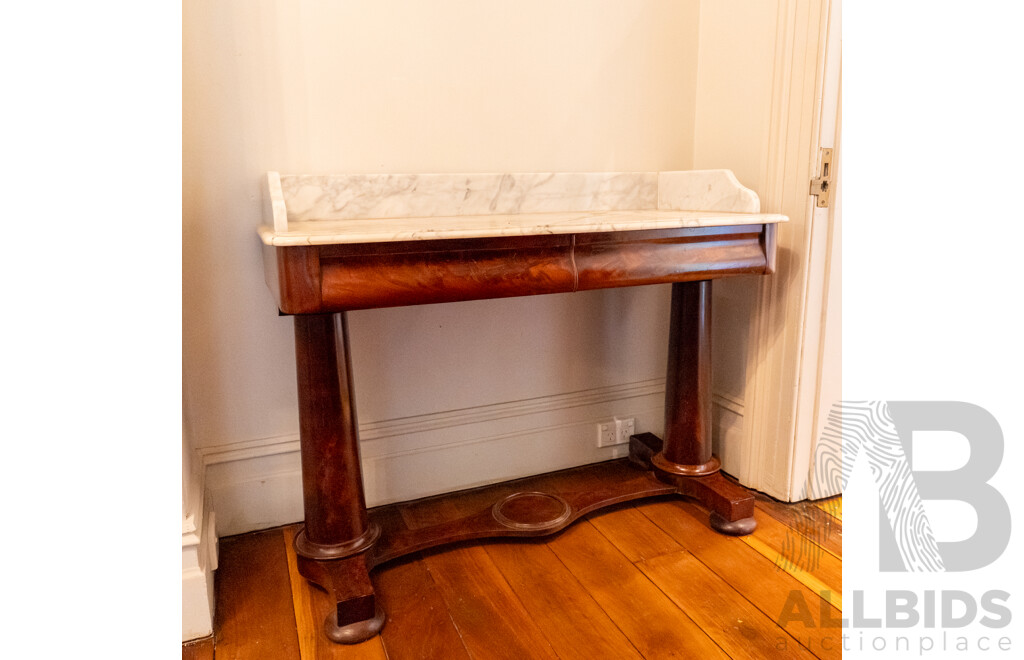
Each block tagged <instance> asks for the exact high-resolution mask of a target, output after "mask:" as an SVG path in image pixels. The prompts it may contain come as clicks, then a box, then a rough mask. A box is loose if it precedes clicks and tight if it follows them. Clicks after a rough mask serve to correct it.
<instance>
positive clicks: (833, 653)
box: [182, 461, 841, 660]
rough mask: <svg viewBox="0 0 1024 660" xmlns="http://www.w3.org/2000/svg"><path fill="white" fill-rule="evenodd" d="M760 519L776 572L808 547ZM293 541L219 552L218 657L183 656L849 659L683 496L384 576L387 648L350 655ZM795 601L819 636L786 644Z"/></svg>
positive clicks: (452, 515)
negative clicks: (797, 546)
mask: <svg viewBox="0 0 1024 660" xmlns="http://www.w3.org/2000/svg"><path fill="white" fill-rule="evenodd" d="M588 472H590V473H591V474H588ZM634 472H635V471H634ZM622 477H623V474H622V464H621V461H612V462H608V463H602V464H598V465H594V466H587V467H585V468H578V469H574V470H567V471H563V472H559V473H554V474H549V475H540V476H538V477H533V478H530V479H527V480H524V482H523V484H521V485H525V486H527V487H529V488H531V489H535V490H544V489H559V490H564V491H569V490H573V489H580V488H585V487H586V485H587V484H589V483H592V480H594V479H597V480H598V481H605V480H610V481H613V482H614V480H615V479H616V478H622ZM513 490H515V485H513V486H512V487H510V486H509V484H500V485H496V486H493V487H488V488H483V489H476V490H472V491H466V492H462V493H453V494H450V495H446V496H443V497H439V498H431V499H429V500H421V501H417V502H410V503H403V504H398V505H392V506H388V507H382V508H380V509H377V510H374V511H371V517H372V518H373V519H374V520H376V521H378V522H379V523H380V524H381V526H382V527H383V528H384V529H385V530H402V529H405V527H406V520H409V521H411V523H412V526H414V527H415V526H420V525H430V524H435V523H437V522H442V521H445V520H452V519H456V518H458V517H460V516H462V515H463V514H464V513H465V512H466V511H473V510H476V509H478V508H480V507H483V506H486V505H487V503H488V502H492V501H494V499H496V498H498V497H501V496H503V495H507V494H508V493H510V492H512V491H513ZM775 504H776V506H777V509H773V511H774V513H775V514H776V515H778V516H780V517H783V518H785V517H786V516H785V515H784V513H783V512H784V511H785V510H786V509H794V510H795V509H796V508H797V506H796V505H787V504H782V503H775ZM807 506H811V507H812V508H814V506H813V505H811V504H808V505H807ZM821 513H822V515H824V512H821ZM762 517H764V518H769V519H771V520H770V522H769V523H768V527H772V528H774V526H775V524H777V525H779V529H772V530H771V533H770V534H768V535H767V536H766V537H764V538H765V540H760V539H757V543H758V544H760V546H761V548H762V549H763V550H764V551H765V552H766V553H768V554H773V553H774V555H775V556H777V555H778V553H777V551H775V550H773V549H772V548H771V547H770V546H769V545H768V543H769V542H773V540H775V539H777V538H779V534H778V532H779V531H780V530H781V531H782V532H783V535H784V533H785V530H789V531H791V532H792V533H793V534H796V533H797V532H796V531H795V530H794V529H793V528H792V527H790V526H789V525H787V524H785V523H784V522H782V521H780V520H779V517H776V516H770V515H767V514H764V515H763V516H762V514H761V513H759V519H761V518H762ZM296 529H297V526H291V527H287V528H283V529H276V530H270V531H269V532H257V533H253V534H247V535H244V536H241V537H234V538H225V539H222V540H221V555H220V568H219V569H218V571H217V574H216V575H217V589H218V594H217V598H218V609H217V620H216V622H215V630H216V642H217V646H216V649H213V648H212V644H206V645H205V648H204V646H203V645H202V644H200V645H183V647H182V654H183V658H189V659H190V660H191V658H193V657H196V655H197V654H199V653H206V655H205V656H203V655H199V656H198V657H199V658H204V660H209V658H210V657H211V655H210V652H213V651H215V656H216V658H218V659H220V658H275V659H279V660H293V659H306V658H335V657H337V658H348V657H351V658H367V657H369V658H377V659H378V660H379V659H380V658H382V657H385V656H386V657H387V658H389V660H420V659H422V658H470V657H472V658H489V657H498V658H502V657H515V658H534V657H541V658H546V657H556V656H557V657H560V658H561V657H580V658H620V657H624V658H630V657H633V658H635V657H638V656H639V657H645V658H662V657H683V658H696V657H699V658H704V657H726V656H727V655H728V656H732V657H758V658H761V657H773V656H774V654H776V653H777V652H778V651H779V648H778V647H779V645H778V642H779V640H780V639H783V640H786V644H785V645H784V648H785V649H786V650H787V651H789V653H788V654H786V655H782V656H778V657H806V654H805V653H804V649H807V650H810V651H811V652H812V653H814V654H815V655H816V656H817V657H819V658H822V659H823V660H824V659H831V658H838V657H839V648H840V646H841V644H840V643H836V644H833V643H831V642H832V641H837V642H838V641H839V640H838V639H835V640H831V639H830V638H829V635H830V634H834V633H835V629H833V628H829V627H827V626H826V625H824V624H823V621H822V619H821V617H822V616H823V614H822V612H823V611H824V612H826V613H827V614H826V615H825V616H827V618H828V619H837V618H838V617H840V616H841V613H840V612H839V610H837V609H834V608H832V607H831V606H830V605H828V603H827V602H826V601H825V600H823V599H822V598H821V597H819V596H817V595H816V593H815V592H814V590H813V589H812V588H809V587H807V586H805V585H804V584H803V583H801V581H799V580H798V579H797V577H795V576H794V569H793V568H789V569H786V568H780V567H779V566H776V565H775V563H774V560H773V559H771V558H769V557H767V556H766V555H765V554H762V553H761V552H759V551H758V550H756V549H755V548H754V547H752V546H751V545H750V544H749V543H747V542H746V541H744V540H743V539H741V538H734V537H725V536H722V535H720V534H717V533H715V532H714V531H712V530H711V529H710V527H709V526H708V522H707V512H706V510H705V509H704V508H703V507H701V506H699V505H697V504H695V503H693V502H690V501H686V500H681V499H680V498H678V497H674V496H666V497H662V498H656V499H653V500H648V501H646V502H643V503H639V504H629V503H627V504H620V505H616V506H615V507H611V508H609V509H605V510H603V511H602V512H601V513H599V514H593V515H591V516H590V517H588V518H587V519H586V520H583V521H580V522H579V523H577V525H576V526H574V527H572V528H570V529H568V530H566V531H564V532H562V533H560V534H559V535H557V536H554V537H549V538H547V539H534V540H509V541H494V542H487V543H484V544H480V545H477V546H474V547H466V546H465V545H462V546H460V545H456V546H453V547H452V548H451V549H449V550H436V551H432V552H427V553H423V554H422V555H411V556H409V557H407V558H405V559H404V560H402V561H396V562H391V563H388V564H385V565H383V566H381V567H379V568H378V569H377V570H376V571H375V573H374V576H373V580H374V583H375V586H376V587H377V592H378V595H379V597H380V598H381V599H382V605H383V606H384V608H385V610H386V612H387V615H388V621H387V624H386V625H385V626H384V629H383V631H382V632H381V636H380V637H376V638H372V639H370V640H368V641H366V642H364V643H362V644H359V645H354V646H341V645H336V644H331V643H330V642H328V641H327V640H326V638H324V637H323V634H322V626H323V613H324V612H326V611H328V610H329V609H330V607H331V600H330V596H328V595H327V594H326V593H325V592H324V591H322V590H320V589H319V588H317V587H315V586H312V585H311V584H309V582H308V581H307V580H305V579H303V578H301V577H300V576H299V575H298V574H297V572H296V571H297V566H296V562H297V559H298V558H297V557H296V556H295V553H294V550H292V546H291V542H290V541H291V539H292V538H293V537H294V534H295V532H296ZM830 556H831V555H830ZM807 576H808V577H810V579H812V580H816V581H817V582H816V583H817V584H819V585H821V588H827V587H825V585H824V583H823V582H822V581H821V580H819V579H818V578H815V577H814V576H813V575H811V574H810V573H807ZM794 591H795V592H797V593H799V594H800V595H801V597H802V598H803V602H805V603H806V604H807V606H808V609H807V614H808V615H809V616H810V617H811V618H812V620H813V625H807V624H806V622H805V621H804V620H803V619H802V618H801V617H790V619H789V620H787V621H786V622H785V624H786V625H785V628H784V629H783V628H780V627H778V625H777V621H778V620H779V615H780V613H781V612H782V610H783V608H784V607H785V606H786V599H787V597H788V596H789V595H790V594H791V593H793V592H794ZM740 620H742V622H741V621H740ZM825 623H827V621H826V622H825ZM790 640H793V641H792V642H791V641H790ZM207 641H210V640H207ZM794 642H796V643H797V644H795V645H794ZM801 647H802V648H801ZM723 649H724V650H723ZM793 649H796V650H793ZM726 651H728V653H726Z"/></svg>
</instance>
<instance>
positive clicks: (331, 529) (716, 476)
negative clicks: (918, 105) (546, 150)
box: [260, 171, 785, 643]
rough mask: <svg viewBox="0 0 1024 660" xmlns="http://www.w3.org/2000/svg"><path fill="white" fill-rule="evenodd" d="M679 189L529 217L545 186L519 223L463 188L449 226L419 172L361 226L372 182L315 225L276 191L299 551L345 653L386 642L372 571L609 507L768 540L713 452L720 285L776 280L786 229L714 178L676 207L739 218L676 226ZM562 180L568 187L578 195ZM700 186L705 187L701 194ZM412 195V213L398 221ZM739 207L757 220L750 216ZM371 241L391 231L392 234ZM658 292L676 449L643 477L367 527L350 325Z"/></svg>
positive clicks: (657, 442) (296, 188)
mask: <svg viewBox="0 0 1024 660" xmlns="http://www.w3.org/2000/svg"><path fill="white" fill-rule="evenodd" d="M722 172H727V171H722ZM665 174H666V173H661V174H660V177H659V178H658V179H657V181H658V183H659V184H660V186H661V189H659V190H658V191H657V194H658V197H657V200H656V201H655V202H653V203H651V204H650V205H651V206H657V209H645V210H640V211H636V210H629V209H621V208H618V209H617V208H614V207H615V205H616V204H617V203H619V202H617V201H614V200H613V201H612V202H611V203H608V202H607V200H606V199H604V200H603V201H602V199H601V198H600V196H598V197H593V196H591V198H589V199H590V203H589V204H588V205H589V206H597V207H599V208H597V209H596V210H595V209H587V210H586V211H585V212H573V213H569V212H567V211H565V210H564V209H556V210H554V211H551V210H548V208H542V209H541V210H540V211H539V212H534V213H532V214H531V213H523V212H522V207H523V204H524V202H523V199H526V200H527V202H526V204H527V206H528V205H529V201H530V200H531V199H536V198H538V195H537V193H536V189H537V188H536V186H535V187H534V188H531V189H530V192H529V194H527V195H526V196H525V197H520V198H518V199H517V201H516V202H515V203H516V204H518V207H516V208H517V211H518V212H513V213H504V214H502V213H497V214H495V213H493V212H492V213H490V214H486V213H485V214H478V215H474V214H473V213H474V212H475V209H474V208H469V209H468V210H469V211H470V213H469V214H467V213H465V212H464V211H466V210H467V209H466V207H464V206H459V205H458V204H462V201H461V200H460V201H458V204H456V206H455V207H451V206H450V204H449V202H451V200H452V199H454V197H452V193H451V191H448V190H447V189H445V191H444V192H437V190H433V189H432V190H431V191H430V192H429V198H430V200H431V201H430V204H431V206H432V208H435V209H436V208H438V204H437V201H438V199H439V198H441V199H442V202H444V203H443V204H441V205H440V207H441V208H443V209H444V210H443V211H442V213H449V214H450V215H445V216H442V217H438V215H437V214H436V213H435V214H433V215H425V214H424V215H422V216H421V217H419V218H416V217H412V216H411V215H410V214H421V213H422V209H421V208H420V207H418V206H417V204H420V202H422V199H421V198H420V197H418V196H417V195H422V194H423V193H422V192H421V190H420V186H423V187H424V188H430V186H429V185H426V184H425V183H424V180H425V179H426V180H428V181H427V183H430V182H431V181H432V182H433V184H438V180H433V179H430V177H429V176H424V175H420V177H419V178H418V179H416V181H417V183H415V184H413V185H412V188H411V189H410V188H409V184H408V182H407V181H404V180H403V181H401V182H399V183H395V182H394V181H393V180H390V179H389V180H388V181H390V183H387V185H385V186H384V187H385V188H387V190H385V192H384V193H381V194H380V196H381V198H382V199H385V201H388V200H390V201H388V203H389V204H392V207H389V208H391V210H390V216H389V215H388V213H385V212H382V210H381V209H382V208H383V207H382V206H381V203H382V202H380V200H379V199H378V200H375V201H374V202H373V203H372V204H369V206H367V205H366V204H363V205H362V206H361V207H360V210H359V211H358V213H359V215H356V216H347V217H346V216H345V211H344V208H345V207H347V206H348V205H349V204H351V203H352V199H357V198H359V195H348V192H351V191H352V190H354V189H355V190H364V189H365V187H366V186H365V184H366V180H367V177H363V178H361V179H360V178H358V177H349V178H348V179H347V180H343V181H341V182H340V183H339V182H338V181H331V182H328V183H325V182H324V181H322V180H317V181H314V182H313V183H315V184H316V185H319V186H320V188H315V189H314V195H313V196H314V197H315V196H316V194H319V195H320V196H321V198H322V197H324V196H326V197H327V198H328V199H327V202H328V203H327V204H326V206H325V205H324V204H320V205H319V207H317V205H316V204H313V205H311V208H313V209H314V210H313V211H311V212H315V213H316V214H317V215H316V216H315V217H313V218H312V219H310V218H306V219H304V220H302V219H301V218H302V216H301V212H296V211H292V210H291V209H287V207H288V206H289V202H291V206H298V205H300V203H301V202H302V200H304V199H307V198H308V197H309V196H310V193H309V185H307V186H306V188H303V181H302V180H301V177H295V179H296V180H297V181H291V182H290V183H291V185H290V187H289V181H288V180H286V183H285V187H284V193H282V187H281V183H280V178H279V177H278V176H277V175H276V174H275V173H271V174H270V175H269V176H268V192H269V195H270V202H269V205H268V206H269V209H270V212H271V216H272V217H273V219H274V221H275V225H274V227H273V228H271V227H270V226H265V227H263V228H261V230H260V233H261V236H262V237H263V242H264V255H265V263H266V275H267V282H268V284H269V285H270V288H271V290H272V291H273V292H274V295H275V298H276V302H277V304H278V307H279V309H280V313H283V314H288V315H293V318H294V324H295V356H296V371H297V380H298V393H299V420H300V438H301V453H302V479H303V502H304V508H305V525H304V528H303V529H302V530H301V531H300V532H299V533H298V535H297V537H296V539H295V550H296V553H297V555H298V568H299V572H300V573H301V574H302V575H303V576H304V577H306V578H307V579H308V580H310V581H312V582H314V583H315V584H318V585H320V586H321V587H323V588H324V589H326V590H327V591H328V592H330V593H331V594H332V595H333V597H334V599H335V600H336V601H337V607H336V608H335V609H334V611H332V612H331V613H330V614H329V615H328V617H327V620H326V622H325V631H326V634H327V636H328V637H329V638H330V639H332V640H333V641H335V642H339V643H355V642H359V641H362V640H365V639H367V638H369V637H371V636H373V635H375V634H376V633H377V632H378V631H380V629H381V627H382V626H383V624H384V613H383V612H382V611H381V608H380V607H379V606H378V605H377V603H376V600H375V597H374V590H373V585H372V583H371V581H370V578H369V574H370V571H371V570H372V569H373V568H374V567H376V566H379V565H380V564H382V563H384V562H387V561H390V560H392V559H395V558H397V557H401V556H403V555H406V554H409V553H412V552H417V551H420V550H424V549H427V548H431V547H435V546H439V545H443V544H447V543H453V542H456V541H465V540H468V539H480V538H489V537H530V536H543V535H547V534H553V533H555V532H557V531H559V530H561V529H563V528H565V527H566V526H568V525H570V524H572V523H573V521H575V520H577V519H579V518H580V517H581V516H584V515H586V514H588V513H590V512H592V511H595V510H597V509H600V508H602V507H606V506H610V505H613V504H617V503H620V502H626V501H630V500H636V499H640V498H645V497H653V496H657V495H665V494H669V493H679V494H681V495H685V496H688V497H692V498H695V499H696V500H697V501H698V502H700V503H701V504H703V505H704V506H706V507H707V508H708V509H710V510H711V518H710V523H711V525H712V527H714V528H715V529H716V530H718V531H720V532H722V533H725V534H735V535H740V534H748V533H750V532H751V531H753V529H754V527H755V524H756V523H755V520H754V517H753V515H754V499H753V497H752V496H751V495H750V494H749V493H748V492H747V491H746V490H745V489H744V488H742V487H740V486H738V485H736V484H734V483H732V482H730V481H727V480H726V479H725V478H723V477H722V475H721V474H720V473H719V461H718V459H717V458H716V457H715V456H713V455H712V452H711V280H712V279H716V278H722V277H729V276H736V275H744V274H762V273H770V272H772V270H773V262H774V257H775V240H774V237H775V229H776V226H777V225H776V223H778V222H782V221H785V218H784V217H783V216H777V215H769V214H758V213H756V211H757V208H756V206H757V204H758V202H757V201H756V196H754V197H753V201H751V200H750V195H753V193H750V191H746V193H749V195H745V196H741V197H742V199H741V200H740V201H736V200H735V199H733V200H732V201H726V202H722V201H721V198H719V199H718V201H715V199H710V200H709V199H708V198H707V195H708V194H710V193H711V192H713V191H712V186H711V185H710V184H709V185H708V188H707V190H706V191H705V190H703V188H702V187H701V186H703V183H702V180H701V181H691V180H690V179H692V178H693V177H690V178H686V177H683V178H684V179H685V181H684V184H685V185H683V186H682V188H683V189H682V192H680V190H679V188H680V187H679V186H678V185H677V186H676V188H677V190H676V192H677V193H679V194H677V195H676V198H679V199H684V200H686V199H691V200H692V199H694V195H696V196H697V197H696V198H697V199H703V202H704V203H705V204H706V205H709V206H715V205H717V206H719V207H722V206H723V204H724V205H725V206H726V207H728V208H727V210H725V211H720V210H715V209H710V211H702V212H686V211H684V212H680V211H674V210H673V209H671V208H666V207H667V206H671V204H670V203H669V202H665V201H664V200H665V199H667V198H671V197H672V195H670V194H668V192H667V191H669V188H670V186H669V185H668V184H669V183H673V180H672V179H670V178H666V177H665V176H664V175H665ZM670 174H680V173H670ZM687 174H689V173H687ZM696 174H698V175H700V174H706V173H699V172H698V173H696ZM380 176H384V175H380ZM445 176H447V177H449V178H448V179H443V181H449V182H450V180H452V179H451V178H452V177H457V176H460V175H435V177H445ZM480 176H483V175H480ZM493 176H499V175H493ZM504 176H505V177H506V179H501V180H495V181H490V180H486V181H485V183H487V185H490V184H491V183H494V185H495V186H496V188H495V189H499V188H500V187H501V186H506V187H508V183H507V177H509V176H513V175H504ZM514 176H525V175H514ZM552 176H556V179H557V177H558V176H561V175H552ZM565 176H569V175H565ZM578 176H584V177H600V176H611V175H596V174H595V175H578ZM723 176H724V175H723ZM728 178H731V181H730V182H728V183H729V186H727V188H730V186H731V188H730V190H732V189H733V188H735V186H738V183H735V185H733V183H734V182H735V178H734V177H732V175H731V173H729V174H728ZM342 179H343V177H342ZM439 180H440V179H439ZM715 180H716V181H717V179H715ZM468 181H469V179H467V182H468ZM545 181H546V183H545V184H544V185H547V186H549V187H550V186H551V185H552V184H550V183H549V182H548V181H550V180H545ZM586 181H588V182H590V181H591V179H586ZM602 181H604V179H602ZM308 183H309V181H306V184H308ZM378 183H380V182H379V181H377V182H376V183H375V184H374V185H376V184H378ZM513 183H517V181H516V180H513ZM518 183H519V185H520V186H521V187H523V184H522V182H518ZM555 183H556V184H558V185H560V186H562V188H563V189H565V188H568V189H572V188H573V186H574V185H575V184H574V183H573V182H572V181H568V182H566V181H561V182H560V181H559V180H556V181H555ZM433 184H431V185H433ZM563 184H564V185H563ZM691 184H692V185H691ZM310 185H312V184H310ZM445 185H447V184H445ZM460 185H461V184H460ZM588 185H589V184H588ZM600 185H605V184H604V183H601V184H600ZM616 185H618V184H616ZM389 186H390V187H389ZM481 186H483V187H484V188H486V186H484V185H483V184H479V185H478V183H473V184H470V183H466V189H467V192H466V199H470V197H471V195H470V193H471V192H472V193H473V194H474V195H475V194H477V193H481V194H483V192H481ZM695 186H696V188H699V190H697V191H696V192H693V190H694V189H695ZM716 186H718V183H716ZM371 187H373V186H371ZM435 187H437V188H438V189H440V188H443V187H444V186H441V185H440V184H438V186H435ZM339 190H342V191H348V192H346V193H339V192H338V191H339ZM374 190H375V191H377V188H374ZM715 190H718V188H717V187H716V189H715ZM740 190H742V191H745V189H742V188H741V189H740ZM396 191H397V192H396ZM687 191H689V192H687ZM378 192H379V191H377V192H375V193H374V194H378ZM484 192H486V194H488V195H489V194H491V193H493V190H491V189H487V190H486V191H484ZM732 192H735V190H733V191H732ZM691 193H692V194H691ZM458 194H459V195H461V194H462V192H461V189H460V190H459V191H458ZM616 194H618V193H616ZM631 194H632V193H631ZM730 194H732V193H730ZM289 195H290V197H289ZM331 195H334V196H333V197H331ZM346 195H348V196H346ZM403 195H405V197H404V198H403V197H402V196H403ZM530 195H533V197H530ZM701 195H703V197H701ZM619 197H621V195H619ZM712 197H714V195H712ZM395 198H400V199H402V200H404V201H403V203H402V204H399V205H398V208H399V211H395V210H394V204H393V202H394V199H395ZM318 199H319V198H318ZM339 199H342V200H343V202H344V203H342V202H339V201H338V200H339ZM595 199H596V200H597V202H594V200H595ZM617 199H618V197H616V200H617ZM307 201H308V200H307ZM321 201H322V199H321ZM364 201H365V200H364ZM630 201H635V200H630ZM670 201H671V200H670ZM451 203H454V202H451ZM544 203H546V202H544ZM566 203H572V204H578V203H579V199H578V198H576V199H572V200H570V201H569V202H566ZM622 203H625V202H622ZM499 206H500V205H499ZM541 206H543V204H541ZM602 206H603V207H607V206H612V207H613V208H610V209H609V208H602ZM737 206H738V207H739V208H740V209H741V210H742V211H745V212H738V211H736V210H735V209H736V207H737ZM339 207H341V208H342V209H343V210H342V212H341V213H340V215H339V213H338V211H337V209H338V208H339ZM325 208H327V211H325V210H324V209H325ZM490 208H492V209H493V208H494V205H493V203H492V205H491V207H490ZM286 209H287V210H286ZM331 209H333V211H331ZM453 209H454V211H455V213H452V210H453ZM751 209H752V211H751ZM500 210H501V209H499V211H500ZM332 212H334V213H335V215H334V216H332V215H331V213H332ZM285 214H291V215H290V216H289V215H285ZM570 216H571V217H570ZM359 218H361V220H359ZM673 218H674V220H673ZM366 220H373V221H374V223H375V224H374V223H367V222H366ZM417 223H419V224H417ZM673 225H675V226H673ZM367 227H370V228H371V229H373V228H374V227H376V228H379V231H378V234H376V235H375V234H373V232H372V231H369V232H368V230H367ZM409 227H413V229H409ZM651 227H654V228H651ZM403 232H405V233H403ZM474 234H476V235H474ZM659 283H671V284H672V302H671V320H670V334H669V342H670V344H669V354H668V365H667V371H666V374H667V376H666V389H665V430H664V438H663V439H659V438H657V437H656V436H654V435H652V434H650V433H644V434H639V435H635V436H633V437H632V438H631V439H630V447H629V450H630V461H631V462H632V463H634V464H635V465H636V467H637V468H638V469H637V470H636V474H635V477H634V478H631V479H626V480H621V481H617V482H616V483H614V484H608V485H607V486H605V487H599V488H591V489H588V490H586V491H577V492H520V493H515V494H512V495H509V496H506V497H503V498H501V499H500V500H499V501H496V502H494V503H493V504H492V505H491V506H489V507H486V508H485V509H483V510H481V511H479V512H477V513H475V514H473V515H469V516H466V517H464V518H462V519H460V520H457V521H454V522H447V523H444V524H439V525H435V526H432V527H426V528H422V529H416V530H407V529H405V530H395V531H391V532H390V533H382V531H381V530H382V527H383V528H385V529H386V528H387V526H386V525H382V524H381V522H380V521H376V520H375V519H374V513H373V512H369V513H368V512H367V509H366V502H365V496H364V493H363V482H362V475H361V468H360V460H359V439H358V430H357V424H356V411H355V398H354V393H353V386H354V384H353V378H352V369H351V361H350V357H349V341H348V332H347V325H346V312H347V311H349V310H358V309H370V308H377V307H392V306H401V305H416V304H424V303H440V302H455V301H463V300H476V299H484V298H502V297H509V296H523V295H534V294H550V293H571V292H574V291H585V290H591V289H603V288H609V287H622V286H637V285H649V284H659Z"/></svg>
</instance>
